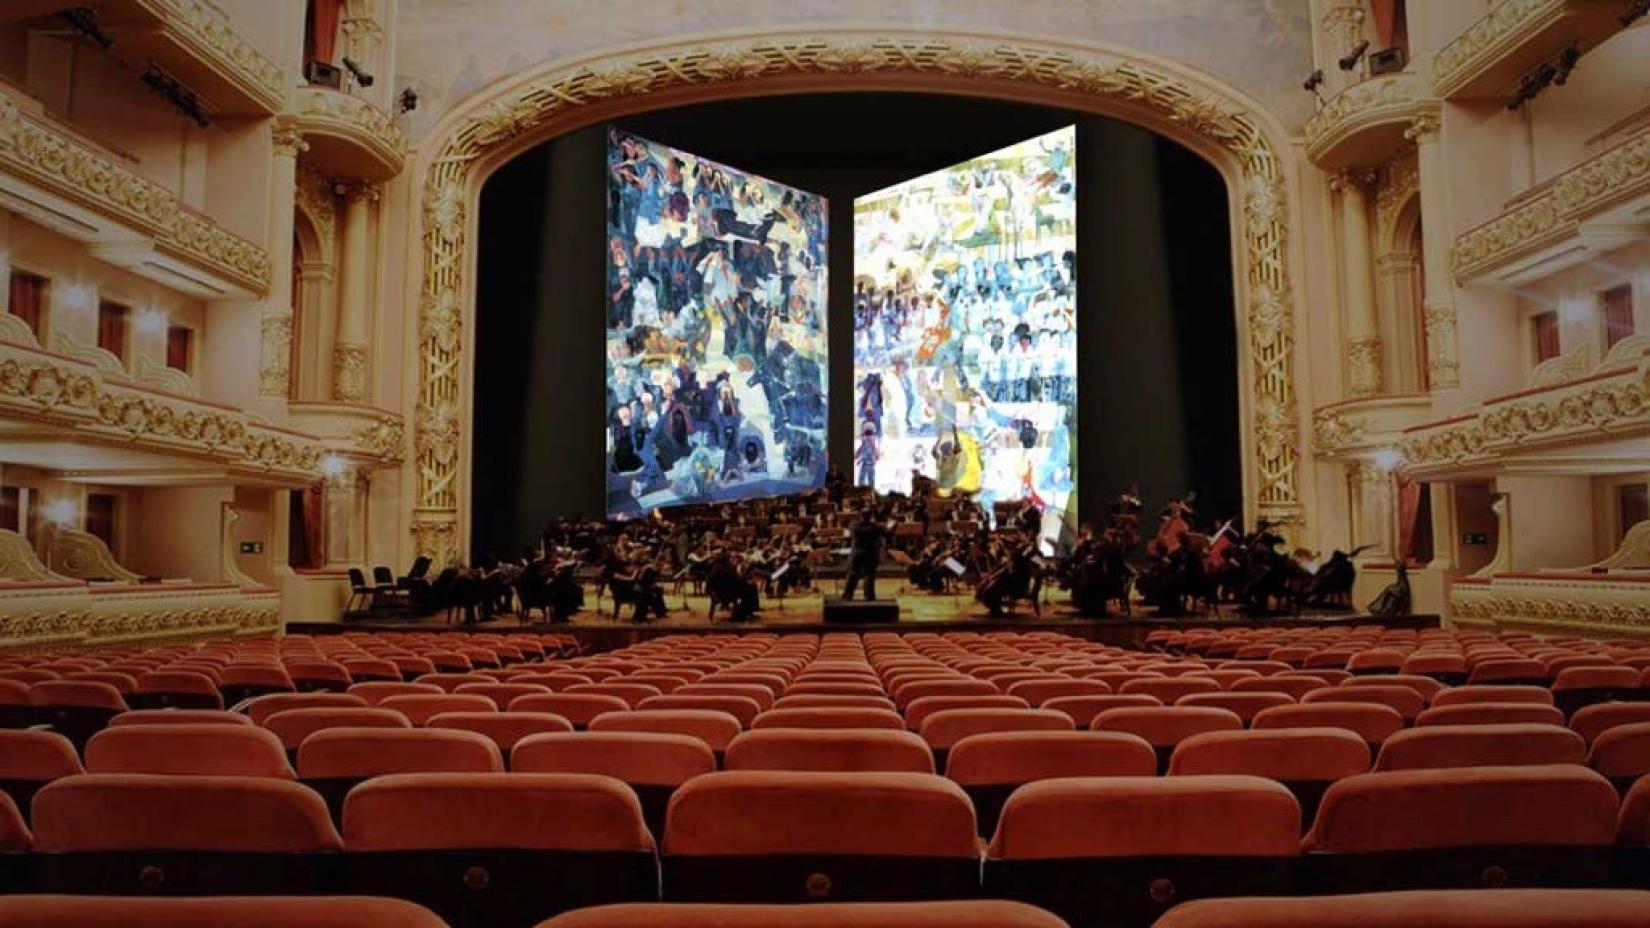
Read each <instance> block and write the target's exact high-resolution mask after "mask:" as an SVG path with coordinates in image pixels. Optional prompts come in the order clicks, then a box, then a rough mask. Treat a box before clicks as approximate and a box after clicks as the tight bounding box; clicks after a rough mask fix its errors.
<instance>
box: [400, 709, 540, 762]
mask: <svg viewBox="0 0 1650 928" xmlns="http://www.w3.org/2000/svg"><path fill="white" fill-rule="evenodd" d="M424 724H425V727H426V728H457V729H462V730H464V731H473V732H478V733H480V734H483V735H486V736H487V737H489V738H491V739H493V743H494V744H497V745H498V747H499V750H501V751H505V752H509V751H511V750H514V749H515V746H516V745H517V744H518V743H519V742H520V741H521V739H523V738H526V737H528V736H530V735H538V734H545V733H549V732H570V731H572V730H573V723H572V722H569V721H568V720H567V719H564V718H562V717H561V716H559V715H556V714H555V713H552V712H443V713H441V714H439V715H435V716H431V717H430V720H429V721H428V722H425V723H424Z"/></svg>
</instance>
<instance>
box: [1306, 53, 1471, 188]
mask: <svg viewBox="0 0 1650 928" xmlns="http://www.w3.org/2000/svg"><path fill="white" fill-rule="evenodd" d="M1437 112H1438V103H1437V101H1435V100H1429V99H1427V98H1426V95H1425V94H1424V93H1423V92H1422V87H1421V79H1420V78H1419V77H1418V76H1417V75H1414V74H1408V73H1401V74H1387V75H1383V76H1381V77H1372V78H1370V79H1369V80H1366V81H1362V82H1360V83H1357V84H1353V85H1352V86H1350V87H1348V88H1346V89H1345V90H1343V91H1341V92H1340V93H1338V94H1336V95H1335V96H1333V97H1331V98H1330V100H1329V102H1328V103H1325V104H1324V105H1323V107H1322V108H1321V109H1319V110H1318V111H1317V113H1315V114H1313V116H1312V118H1311V119H1309V120H1307V123H1306V156H1307V157H1308V158H1311V159H1312V163H1313V164H1316V165H1317V166H1318V167H1320V168H1323V169H1324V170H1326V171H1338V170H1342V169H1345V168H1370V167H1375V166H1377V165H1381V164H1385V163H1386V162H1388V161H1390V160H1391V159H1392V157H1393V156H1394V155H1396V154H1397V153H1398V151H1399V150H1400V149H1401V148H1403V146H1404V145H1405V144H1406V143H1407V141H1408V139H1407V138H1406V136H1405V133H1407V132H1408V131H1409V128H1410V126H1411V125H1413V124H1414V122H1415V120H1416V118H1417V117H1420V116H1435V115H1436V114H1437Z"/></svg>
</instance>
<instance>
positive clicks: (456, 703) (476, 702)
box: [378, 693, 498, 725]
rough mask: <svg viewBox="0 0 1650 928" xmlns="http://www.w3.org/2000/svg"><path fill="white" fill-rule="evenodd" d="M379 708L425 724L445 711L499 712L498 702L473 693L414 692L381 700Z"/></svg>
mask: <svg viewBox="0 0 1650 928" xmlns="http://www.w3.org/2000/svg"><path fill="white" fill-rule="evenodd" d="M378 708H380V709H393V710H395V711H396V712H399V713H401V714H402V715H404V716H406V717H407V721H409V722H411V723H413V724H414V725H423V724H424V723H426V722H428V721H429V720H430V719H431V718H433V717H435V716H437V715H440V714H441V713H443V712H497V711H498V703H495V702H493V701H492V700H491V699H488V698H487V697H486V696H477V695H475V694H473V693H470V694H461V693H441V694H440V695H437V694H435V693H429V694H424V693H414V694H410V695H406V696H389V697H386V698H385V699H382V700H379V702H378Z"/></svg>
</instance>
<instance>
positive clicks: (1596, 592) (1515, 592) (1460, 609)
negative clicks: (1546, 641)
mask: <svg viewBox="0 0 1650 928" xmlns="http://www.w3.org/2000/svg"><path fill="white" fill-rule="evenodd" d="M1449 602H1450V612H1451V614H1452V616H1453V617H1454V618H1457V619H1466V620H1468V621H1471V622H1478V623H1486V624H1495V625H1506V626H1508V627H1514V628H1532V629H1549V630H1553V631H1564V632H1584V633H1589V634H1592V635H1598V636H1602V635H1607V634H1609V633H1612V632H1629V633H1637V634H1644V633H1645V632H1647V631H1650V596H1646V595H1645V590H1644V588H1643V584H1637V583H1624V582H1620V581H1615V582H1612V581H1608V580H1591V581H1590V580H1582V579H1569V578H1553V579H1545V578H1534V577H1530V578H1526V577H1517V578H1504V577H1496V578H1494V579H1492V580H1491V581H1490V582H1489V583H1474V584H1457V585H1456V586H1454V587H1452V588H1451V589H1450V594H1449Z"/></svg>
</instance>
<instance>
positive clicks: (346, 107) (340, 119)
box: [293, 87, 407, 180]
mask: <svg viewBox="0 0 1650 928" xmlns="http://www.w3.org/2000/svg"><path fill="white" fill-rule="evenodd" d="M293 110H294V113H295V120H296V122H297V125H298V126H299V127H300V128H301V129H302V130H303V132H304V134H305V135H306V136H310V137H312V141H311V147H312V148H314V147H315V144H314V140H313V137H317V136H324V137H327V138H331V139H336V140H338V141H340V142H343V143H344V144H347V145H349V146H350V147H351V148H352V149H353V153H352V155H353V157H355V158H360V157H365V158H368V159H370V160H371V163H372V165H374V168H373V169H370V170H366V171H363V172H362V174H363V176H365V175H370V176H372V177H373V178H374V179H377V180H384V179H388V178H390V177H393V176H395V175H396V174H399V173H401V166H402V164H403V163H405V161H406V159H407V137H406V135H405V134H404V133H402V131H401V128H400V127H399V126H397V125H396V124H395V120H394V119H392V118H391V116H390V114H389V113H386V112H384V111H383V110H381V109H379V108H378V107H376V106H374V105H373V104H372V103H370V102H368V101H366V100H363V99H361V98H360V97H357V96H354V95H352V94H347V93H343V92H341V91H337V90H333V89H331V88H328V87H300V88H298V90H297V96H296V99H295V100H294V103H293ZM334 173H340V174H341V173H343V172H342V171H338V172H334Z"/></svg>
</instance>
